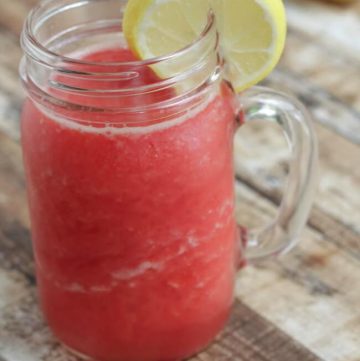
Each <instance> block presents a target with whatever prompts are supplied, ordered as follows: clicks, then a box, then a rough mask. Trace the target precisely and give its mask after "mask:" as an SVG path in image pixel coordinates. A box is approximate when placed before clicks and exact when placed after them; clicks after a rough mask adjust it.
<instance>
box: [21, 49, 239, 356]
mask: <svg viewBox="0 0 360 361" xmlns="http://www.w3.org/2000/svg"><path fill="white" fill-rule="evenodd" d="M86 59H87V60H93V61H103V62H108V61H129V60H135V59H133V57H132V55H131V53H130V52H129V51H128V50H126V49H112V50H105V51H97V52H94V53H92V54H91V55H88V56H87V57H86ZM81 81H82V80H81V79H79V86H81ZM154 81H156V76H155V75H154V73H153V72H152V71H151V70H150V69H149V68H144V69H143V71H142V72H141V77H140V78H137V79H136V80H133V82H137V83H136V84H135V83H134V85H139V84H144V85H147V84H151V83H152V82H154ZM130 82H131V80H130ZM127 85H129V84H127ZM172 93H173V92H165V93H164V94H162V96H163V97H164V99H166V97H169V98H170V97H172V96H173V95H174V94H172ZM68 96H69V100H76V99H75V98H71V95H68ZM152 96H153V95H151V94H148V95H146V96H145V97H143V98H142V99H138V100H137V101H138V102H140V103H139V104H140V105H141V102H142V101H144V102H151V101H152V98H151V97H152ZM73 97H76V96H73ZM105 101H106V100H105V99H101V98H98V99H97V100H96V102H97V106H99V107H101V105H102V102H105ZM130 102H131V104H130ZM125 105H126V104H125ZM129 106H134V99H129ZM151 116H153V114H152V115H151ZM143 117H144V120H146V117H147V114H143ZM84 120H85V121H87V122H88V123H91V122H92V120H93V119H92V116H91V114H89V113H87V114H86V115H84ZM121 121H124V122H126V119H119V118H117V119H116V122H117V123H119V122H120V123H121ZM88 123H87V125H84V124H81V123H76V122H72V123H71V124H70V123H69V122H68V121H62V119H61V117H59V116H56V117H51V115H46V114H45V113H43V112H42V111H40V110H39V109H38V108H37V107H36V106H35V105H34V103H33V102H31V101H28V102H27V103H26V104H25V108H24V112H23V117H22V143H23V149H24V158H25V165H26V173H27V180H28V195H29V201H30V210H31V221H32V232H33V240H34V249H35V257H36V267H37V280H38V285H39V290H40V299H41V304H42V309H43V311H44V314H45V316H46V319H47V321H48V323H49V325H50V327H51V329H52V330H53V332H54V333H55V334H56V336H57V337H58V338H59V339H60V340H61V341H62V342H63V343H64V344H65V345H67V346H68V347H69V348H71V349H73V350H75V351H77V352H79V353H81V354H84V355H87V356H90V357H92V358H94V359H96V360H100V361H173V360H180V359H183V358H184V357H187V356H189V355H191V354H194V353H196V352H197V351H199V350H200V349H202V348H203V347H204V346H206V345H207V344H208V343H209V342H210V341H211V340H212V339H213V338H214V336H215V335H216V334H217V333H218V332H219V331H220V330H221V329H222V328H223V326H224V324H225V322H226V320H227V318H228V315H229V310H230V307H231V304H232V301H233V283H234V275H235V255H236V250H237V246H236V225H235V220H234V187H233V167H232V157H233V153H232V138H233V132H234V127H235V125H234V109H233V105H232V94H231V91H230V90H229V89H228V88H227V86H226V85H225V84H222V85H220V86H219V88H218V91H217V93H216V94H215V95H214V96H213V97H212V98H210V99H209V101H208V102H206V103H204V104H202V105H200V106H199V107H197V108H196V109H195V110H192V111H191V112H189V113H188V114H187V115H186V116H182V117H180V118H178V119H174V120H173V121H168V122H163V123H159V124H157V125H151V126H138V127H136V128H131V127H116V126H114V127H103V126H101V125H100V126H99V125H97V126H91V125H89V124H88Z"/></svg>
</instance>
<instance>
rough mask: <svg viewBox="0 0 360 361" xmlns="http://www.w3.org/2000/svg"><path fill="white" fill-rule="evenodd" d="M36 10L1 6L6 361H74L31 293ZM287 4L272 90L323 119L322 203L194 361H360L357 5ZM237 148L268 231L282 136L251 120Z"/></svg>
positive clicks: (1, 333)
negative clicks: (29, 155) (23, 42)
mask: <svg viewBox="0 0 360 361" xmlns="http://www.w3.org/2000/svg"><path fill="white" fill-rule="evenodd" d="M35 3H37V1H36V0H11V1H8V0H0V48H1V49H6V51H2V52H0V76H1V82H0V361H75V360H76V358H75V357H73V356H70V355H69V354H68V353H67V352H66V351H65V350H64V349H63V348H62V347H61V346H59V345H58V344H57V343H56V341H55V340H54V338H53V337H52V335H51V333H50V331H49V330H48V328H47V327H46V326H45V324H44V322H43V320H42V317H41V315H40V312H39V309H38V306H37V299H36V293H35V286H34V284H35V279H34V266H33V258H32V253H31V244H30V232H29V220H28V214H27V208H26V197H25V180H24V176H23V170H22V163H21V150H20V145H19V134H20V133H19V115H20V110H21V103H22V100H23V94H24V93H23V91H22V89H21V85H20V82H19V81H18V75H17V68H18V62H19V60H20V57H21V50H20V48H19V41H18V36H19V34H20V31H21V28H22V23H23V20H24V17H25V16H26V14H27V12H28V11H29V9H30V8H31V7H32V6H33V5H34V4H35ZM286 5H287V8H288V16H289V36H288V43H287V49H286V51H285V54H284V56H283V59H282V62H281V65H280V66H279V67H278V69H277V70H276V71H275V72H274V73H273V74H272V75H271V76H270V77H269V78H268V79H267V80H266V81H265V82H264V83H265V84H266V85H269V86H271V87H274V88H277V89H280V90H284V91H286V92H289V93H292V94H294V96H296V97H298V98H300V99H301V100H302V101H303V102H304V103H305V104H306V105H307V107H308V109H309V110H310V112H311V114H312V115H313V117H314V121H315V126H316V131H317V134H318V138H319V143H320V156H321V162H320V166H319V187H318V193H317V196H316V201H315V206H314V208H313V211H312V213H311V217H310V219H309V223H308V227H307V228H306V230H305V232H304V234H303V237H302V242H301V244H300V245H299V247H298V248H296V249H295V250H294V251H293V252H292V253H291V254H289V255H288V256H287V257H285V258H283V259H280V260H276V262H274V261H271V260H270V261H269V262H266V263H262V264H257V265H251V266H249V267H247V268H246V269H244V270H243V271H242V272H241V273H240V274H239V277H238V280H237V285H236V296H237V299H238V300H237V301H236V303H235V307H234V311H233V315H232V318H231V320H230V322H229V324H228V326H227V328H226V329H225V330H224V332H223V334H222V335H221V336H220V337H219V338H218V339H217V340H216V341H215V342H214V344H213V345H211V346H210V348H209V349H208V350H206V351H204V352H203V353H201V354H200V355H198V356H197V357H195V358H193V359H192V361H298V360H299V361H310V360H311V361H312V360H314V361H315V360H316V361H320V360H324V361H360V346H359V345H360V307H359V305H360V279H359V274H360V192H359V189H360V173H359V166H358V165H359V160H360V147H359V144H360V135H359V134H360V114H359V112H360V92H359V79H360V52H359V51H357V49H358V47H359V42H356V41H354V39H355V38H358V37H360V29H359V27H360V21H359V16H360V3H359V2H358V1H357V2H355V3H354V4H352V5H349V6H346V7H339V6H333V5H329V4H327V3H326V2H317V1H311V0H288V1H286ZM314 19H316V21H314ZM329 24H331V25H332V26H329ZM338 29H341V31H338ZM235 148H236V152H237V153H239V154H241V158H240V159H241V162H236V170H237V180H238V182H237V185H236V189H237V194H238V197H239V199H240V201H239V202H238V204H239V207H238V209H237V213H236V216H237V219H238V220H239V222H240V223H241V224H244V225H247V226H249V227H254V226H261V225H263V224H266V223H268V222H269V221H270V220H271V219H272V218H273V217H274V216H275V215H276V210H277V205H278V204H279V201H280V198H281V194H282V189H283V186H284V179H285V177H286V174H287V172H288V165H287V159H288V151H287V148H286V146H285V142H284V139H283V137H282V135H281V133H280V132H279V130H278V129H277V128H274V127H272V126H266V127H265V126H264V125H262V124H256V123H254V124H252V125H247V126H245V127H243V128H241V129H240V131H239V133H238V135H237V137H236V142H235ZM269 149H271V152H269Z"/></svg>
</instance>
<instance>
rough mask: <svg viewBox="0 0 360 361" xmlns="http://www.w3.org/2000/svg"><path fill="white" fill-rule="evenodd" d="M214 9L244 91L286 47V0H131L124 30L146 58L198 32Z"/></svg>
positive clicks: (229, 67)
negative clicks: (284, 3)
mask: <svg viewBox="0 0 360 361" xmlns="http://www.w3.org/2000/svg"><path fill="white" fill-rule="evenodd" d="M210 8H211V9H212V10H213V12H214V13H215V17H216V26H217V30H218V32H219V34H220V47H221V51H222V55H223V56H224V59H225V62H226V68H225V69H226V78H227V79H228V80H230V81H231V83H232V84H233V87H234V89H235V90H236V91H237V92H240V91H242V90H244V89H246V88H248V87H250V86H252V85H254V84H256V83H258V82H259V81H261V80H262V79H264V78H265V77H266V76H267V75H268V74H269V73H270V72H271V71H272V70H273V68H274V67H275V66H276V64H277V63H278V61H279V59H280V56H281V54H282V51H283V49H284V44H285V38H286V16H285V10H284V5H283V3H282V1H281V0H129V2H128V4H127V7H126V9H125V14H124V21H123V32H124V34H125V37H126V39H127V42H128V44H129V47H130V48H131V49H132V50H133V51H134V52H135V53H136V54H137V55H138V56H139V57H140V58H141V59H150V58H153V57H157V56H162V55H166V54H170V53H172V52H175V51H177V50H180V49H182V48H184V47H186V46H187V45H189V44H190V43H191V42H193V41H195V40H196V39H197V38H198V37H199V35H200V34H201V32H202V30H203V29H204V28H205V26H206V22H207V15H208V12H209V10H210ZM159 75H160V76H161V71H160V72H159Z"/></svg>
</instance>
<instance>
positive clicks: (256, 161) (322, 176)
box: [235, 122, 360, 259]
mask: <svg viewBox="0 0 360 361" xmlns="http://www.w3.org/2000/svg"><path fill="white" fill-rule="evenodd" d="M316 130H317V134H318V138H319V143H320V166H319V186H318V192H317V195H316V199H315V206H314V208H313V211H312V213H311V216H310V220H309V224H310V225H311V227H313V228H314V229H316V230H318V231H321V232H322V233H323V234H324V235H326V236H327V239H328V240H329V241H331V242H333V243H336V244H337V245H338V247H339V248H342V249H346V250H347V251H348V252H349V254H351V255H352V256H353V257H355V258H357V259H360V241H359V240H360V224H359V214H360V212H359V210H360V194H359V191H358V190H359V185H360V169H359V167H357V164H358V160H359V159H360V147H358V146H356V145H354V144H352V143H350V142H348V141H346V140H345V139H344V138H343V137H341V136H339V135H337V134H336V133H334V132H332V131H330V130H329V129H327V128H326V127H323V126H321V125H317V126H316ZM235 151H236V153H237V154H240V155H241V157H239V158H237V159H236V163H235V168H236V173H237V177H238V179H239V180H240V181H242V182H244V183H246V184H247V185H249V186H251V187H252V188H254V189H256V190H257V191H258V192H260V193H261V195H262V196H264V197H267V198H268V199H270V200H271V201H272V202H274V203H275V204H278V203H279V200H280V198H281V194H282V190H283V187H284V181H285V177H286V174H287V171H288V165H287V159H288V157H289V155H288V150H287V147H286V146H285V144H284V140H283V139H282V138H281V136H280V131H279V130H278V129H277V128H275V127H274V126H268V125H264V124H263V123H260V122H259V123H257V124H247V125H245V126H244V127H243V128H241V129H240V130H239V132H238V134H237V136H236V139H235Z"/></svg>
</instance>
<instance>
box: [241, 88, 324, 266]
mask: <svg viewBox="0 0 360 361" xmlns="http://www.w3.org/2000/svg"><path fill="white" fill-rule="evenodd" d="M237 103H238V105H239V107H240V109H241V110H240V111H241V112H243V115H244V122H245V123H248V122H251V121H253V120H265V121H268V122H272V123H276V124H278V125H279V126H280V127H281V128H282V130H283V133H284V135H285V138H286V140H287V142H288V144H289V148H290V151H291V158H290V168H289V176H288V180H287V185H286V187H285V191H284V196H283V199H282V202H281V205H280V209H279V212H278V214H277V217H276V218H275V220H274V221H273V222H272V223H270V224H269V225H268V226H265V227H264V228H262V229H260V230H249V231H246V250H245V258H246V260H248V261H252V260H257V259H261V258H265V257H268V256H271V255H280V254H283V253H286V252H287V251H289V250H290V249H291V248H292V247H293V246H294V245H295V244H296V243H297V241H298V237H299V235H300V232H301V231H302V229H303V228H304V226H305V223H306V221H307V218H308V215H309V212H310V208H311V205H312V201H313V198H314V193H315V188H316V187H315V184H316V167H317V160H318V147H317V139H316V135H315V132H314V129H313V127H312V121H311V117H310V115H309V113H308V112H307V110H306V109H305V107H304V106H303V105H302V104H301V103H300V102H299V101H297V100H296V99H293V98H291V97H289V96H287V95H285V94H282V93H280V92H276V91H274V90H271V89H267V88H264V87H253V88H251V89H249V90H247V91H245V92H244V93H242V94H241V95H239V96H238V97H237ZM241 231H242V227H240V232H241Z"/></svg>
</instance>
